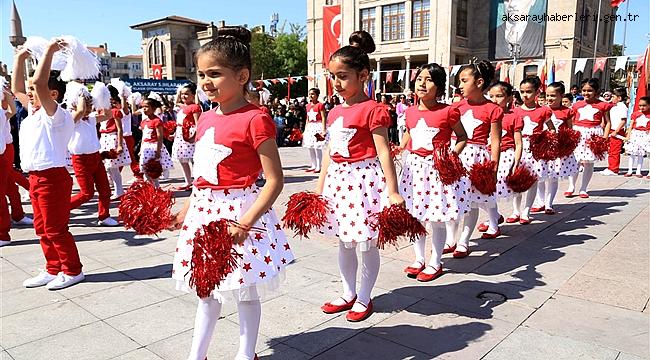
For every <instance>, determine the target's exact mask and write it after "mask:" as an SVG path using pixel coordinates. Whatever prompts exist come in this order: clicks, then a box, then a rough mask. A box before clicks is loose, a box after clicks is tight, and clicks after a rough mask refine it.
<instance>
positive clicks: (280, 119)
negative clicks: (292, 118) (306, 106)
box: [273, 105, 287, 146]
mask: <svg viewBox="0 0 650 360" xmlns="http://www.w3.org/2000/svg"><path fill="white" fill-rule="evenodd" d="M285 116H286V108H285V107H284V105H280V106H279V107H278V110H276V112H275V117H274V118H273V121H274V122H275V142H276V144H277V145H278V146H282V145H283V143H284V137H283V135H284V127H285V126H286V124H287V118H286V117H285Z"/></svg>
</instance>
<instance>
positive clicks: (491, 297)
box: [476, 291, 508, 302]
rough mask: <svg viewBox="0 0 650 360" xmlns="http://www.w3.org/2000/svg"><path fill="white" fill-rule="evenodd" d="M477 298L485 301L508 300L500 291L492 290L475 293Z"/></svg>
mask: <svg viewBox="0 0 650 360" xmlns="http://www.w3.org/2000/svg"><path fill="white" fill-rule="evenodd" d="M476 297H477V298H479V299H481V300H485V301H493V302H505V301H506V300H508V298H507V297H506V296H505V295H503V294H500V293H497V292H492V291H482V292H480V293H479V294H478V295H476Z"/></svg>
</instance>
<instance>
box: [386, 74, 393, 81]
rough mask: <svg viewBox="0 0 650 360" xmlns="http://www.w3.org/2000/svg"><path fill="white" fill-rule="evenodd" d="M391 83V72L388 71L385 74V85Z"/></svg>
mask: <svg viewBox="0 0 650 360" xmlns="http://www.w3.org/2000/svg"><path fill="white" fill-rule="evenodd" d="M392 82H393V72H392V71H389V72H387V73H386V83H392Z"/></svg>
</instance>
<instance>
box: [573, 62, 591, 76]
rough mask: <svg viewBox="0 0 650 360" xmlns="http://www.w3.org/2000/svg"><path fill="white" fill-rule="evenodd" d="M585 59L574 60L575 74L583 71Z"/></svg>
mask: <svg viewBox="0 0 650 360" xmlns="http://www.w3.org/2000/svg"><path fill="white" fill-rule="evenodd" d="M587 60H588V59H586V58H581V59H576V71H575V74H577V73H579V72H584V71H585V66H587Z"/></svg>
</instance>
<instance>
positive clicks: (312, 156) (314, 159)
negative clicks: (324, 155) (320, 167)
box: [308, 148, 317, 169]
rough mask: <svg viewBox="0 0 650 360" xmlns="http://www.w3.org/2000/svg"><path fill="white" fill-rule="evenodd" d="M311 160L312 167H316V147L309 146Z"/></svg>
mask: <svg viewBox="0 0 650 360" xmlns="http://www.w3.org/2000/svg"><path fill="white" fill-rule="evenodd" d="M308 150H309V162H310V166H309V168H310V169H316V165H317V164H316V158H317V155H316V149H312V148H309V149H308Z"/></svg>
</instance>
